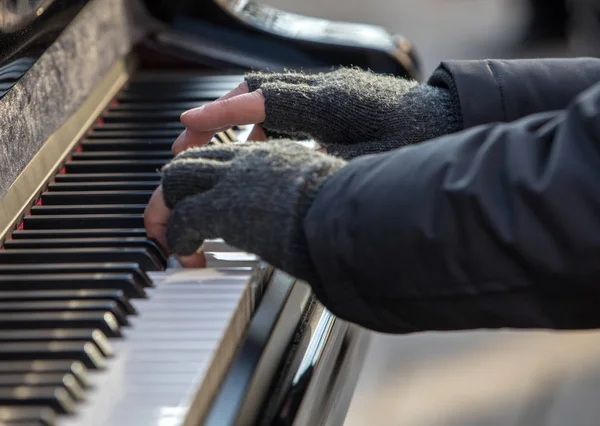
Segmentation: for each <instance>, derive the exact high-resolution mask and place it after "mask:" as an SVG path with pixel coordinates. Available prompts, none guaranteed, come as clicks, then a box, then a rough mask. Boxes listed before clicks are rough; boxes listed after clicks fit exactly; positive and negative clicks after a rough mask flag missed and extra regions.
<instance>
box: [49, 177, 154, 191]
mask: <svg viewBox="0 0 600 426" xmlns="http://www.w3.org/2000/svg"><path fill="white" fill-rule="evenodd" d="M158 185H160V181H159V180H155V181H142V182H56V183H51V184H50V185H48V191H50V192H84V191H154V190H155V189H156V187H157V186H158Z"/></svg>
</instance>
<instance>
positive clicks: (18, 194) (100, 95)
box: [0, 56, 136, 242]
mask: <svg viewBox="0 0 600 426" xmlns="http://www.w3.org/2000/svg"><path fill="white" fill-rule="evenodd" d="M135 62H136V61H135V58H134V57H133V56H129V57H127V58H124V59H121V60H119V61H118V62H117V63H115V65H113V66H112V67H111V68H110V70H109V71H108V73H107V74H106V76H105V77H104V78H103V79H102V81H101V82H100V83H99V84H98V85H97V86H96V88H95V89H94V90H93V91H92V93H90V95H89V96H88V98H87V100H86V101H85V102H84V103H83V104H82V105H81V107H80V108H79V109H78V110H77V112H76V113H75V114H73V115H72V116H71V117H70V118H69V119H68V120H67V121H66V122H65V123H64V124H63V125H62V126H61V127H60V128H59V129H58V130H57V131H56V132H54V133H53V134H52V135H51V136H50V137H49V138H48V140H47V141H46V142H45V143H44V144H43V145H42V147H41V148H40V150H39V151H38V152H37V154H35V156H34V157H33V159H32V160H31V161H30V162H29V164H28V165H27V166H26V167H25V169H24V170H23V171H22V172H21V174H20V175H19V176H18V177H17V178H16V179H15V181H14V182H13V184H12V185H11V186H10V188H8V191H7V192H6V194H5V195H4V197H3V198H2V200H0V242H1V241H3V240H4V239H5V238H6V237H7V236H8V234H9V233H11V232H12V231H13V227H14V226H16V225H17V223H19V221H20V220H21V218H22V216H23V215H24V214H25V212H26V211H27V210H28V209H29V207H30V206H31V205H32V204H33V203H34V201H35V200H36V199H37V197H38V196H39V195H40V194H41V192H42V191H44V189H45V185H46V184H47V183H48V181H49V179H50V178H51V177H52V176H53V174H54V173H56V172H57V171H58V170H59V169H60V168H61V167H62V164H63V162H64V160H65V158H66V157H67V156H68V155H69V154H70V153H71V150H72V149H73V148H74V147H75V145H76V144H77V143H78V142H79V140H80V139H81V138H82V137H83V135H84V134H85V132H86V131H87V130H88V129H89V128H90V126H91V125H92V124H93V123H94V121H95V120H96V119H97V118H98V117H99V116H100V114H101V113H102V111H104V109H105V108H106V107H107V106H108V104H109V103H110V101H111V100H112V99H113V98H114V97H115V95H116V94H117V93H118V92H119V90H121V88H122V87H123V85H124V84H125V82H126V81H127V80H128V79H129V76H130V75H131V72H132V71H133V69H134V68H135Z"/></svg>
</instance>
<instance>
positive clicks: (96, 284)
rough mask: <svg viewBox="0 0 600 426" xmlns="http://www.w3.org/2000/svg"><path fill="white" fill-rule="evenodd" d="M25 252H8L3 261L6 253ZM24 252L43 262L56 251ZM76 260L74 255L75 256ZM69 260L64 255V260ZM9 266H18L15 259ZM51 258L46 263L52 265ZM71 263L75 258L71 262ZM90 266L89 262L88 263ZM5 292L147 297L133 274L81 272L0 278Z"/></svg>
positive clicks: (1, 256) (1, 257) (2, 256)
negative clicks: (115, 292)
mask: <svg viewBox="0 0 600 426" xmlns="http://www.w3.org/2000/svg"><path fill="white" fill-rule="evenodd" d="M82 250H85V249H74V250H73V251H82ZM14 251H21V250H4V251H3V252H2V254H1V255H0V261H2V260H6V256H5V255H6V254H9V253H12V252H14ZM22 251H24V252H34V251H35V252H37V254H38V255H40V257H39V258H40V259H41V258H43V257H42V255H41V253H44V252H45V253H49V252H53V251H55V250H22ZM71 257H73V256H71ZM64 258H66V259H69V257H65V256H63V259H64ZM15 259H17V258H16V257H14V258H13V259H10V256H9V259H8V260H13V262H10V263H9V264H15V263H16V262H14V260H15ZM49 261H50V259H48V256H46V258H44V262H49ZM69 261H70V262H72V261H73V259H69ZM86 263H89V262H86ZM0 290H1V291H41V290H121V291H123V293H125V295H126V296H127V297H131V298H144V297H146V291H145V290H144V287H142V286H141V285H140V284H139V283H138V282H137V281H136V279H135V277H134V276H133V275H132V274H129V273H87V274H84V273H80V274H73V273H67V274H58V273H52V274H28V275H25V274H22V275H19V274H13V275H0Z"/></svg>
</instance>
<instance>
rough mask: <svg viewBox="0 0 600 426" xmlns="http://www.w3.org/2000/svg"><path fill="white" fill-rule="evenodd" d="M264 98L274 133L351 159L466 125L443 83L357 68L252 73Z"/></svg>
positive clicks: (249, 80) (251, 84) (252, 86)
mask: <svg viewBox="0 0 600 426" xmlns="http://www.w3.org/2000/svg"><path fill="white" fill-rule="evenodd" d="M246 81H247V83H248V87H249V89H250V90H251V91H254V90H257V89H261V90H262V92H263V95H264V97H265V110H266V119H265V121H264V123H262V124H263V127H264V128H265V129H266V130H267V131H270V132H274V133H276V134H283V135H287V136H289V137H294V138H298V139H314V140H316V141H317V142H319V143H321V144H323V145H325V146H326V147H327V151H328V152H329V153H330V154H334V155H338V156H340V157H342V158H346V159H350V158H353V157H356V156H359V155H364V154H370V153H377V152H383V151H389V150H392V149H395V148H399V147H401V146H403V145H409V144H414V143H418V142H422V141H425V140H428V139H433V138H435V137H438V136H442V135H445V134H448V133H452V132H456V131H459V130H461V128H462V122H461V115H460V106H459V105H458V102H457V101H456V100H455V99H454V97H453V96H452V95H451V93H450V92H449V91H448V90H447V89H444V88H439V87H433V86H429V85H426V84H418V83H417V82H415V81H409V80H405V79H400V78H397V77H391V76H382V75H378V74H374V73H371V72H367V71H361V70H358V69H347V68H342V69H339V70H337V71H333V72H330V73H319V74H301V73H274V74H269V73H252V74H248V75H247V76H246Z"/></svg>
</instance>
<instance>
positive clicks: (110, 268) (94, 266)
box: [0, 263, 154, 312]
mask: <svg viewBox="0 0 600 426" xmlns="http://www.w3.org/2000/svg"><path fill="white" fill-rule="evenodd" d="M99 272H102V273H105V274H108V273H113V274H115V273H117V274H131V275H132V276H133V278H134V280H135V281H136V283H137V284H138V285H139V286H141V287H154V283H153V282H152V280H151V279H150V277H149V276H148V275H147V274H146V273H145V272H144V271H143V270H142V269H141V268H140V267H139V265H138V264H137V263H36V264H34V265H0V275H15V274H17V275H24V274H27V275H31V274H33V275H39V274H83V273H92V274H93V273H99ZM117 303H118V301H117ZM127 312H129V310H128V309H127Z"/></svg>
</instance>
